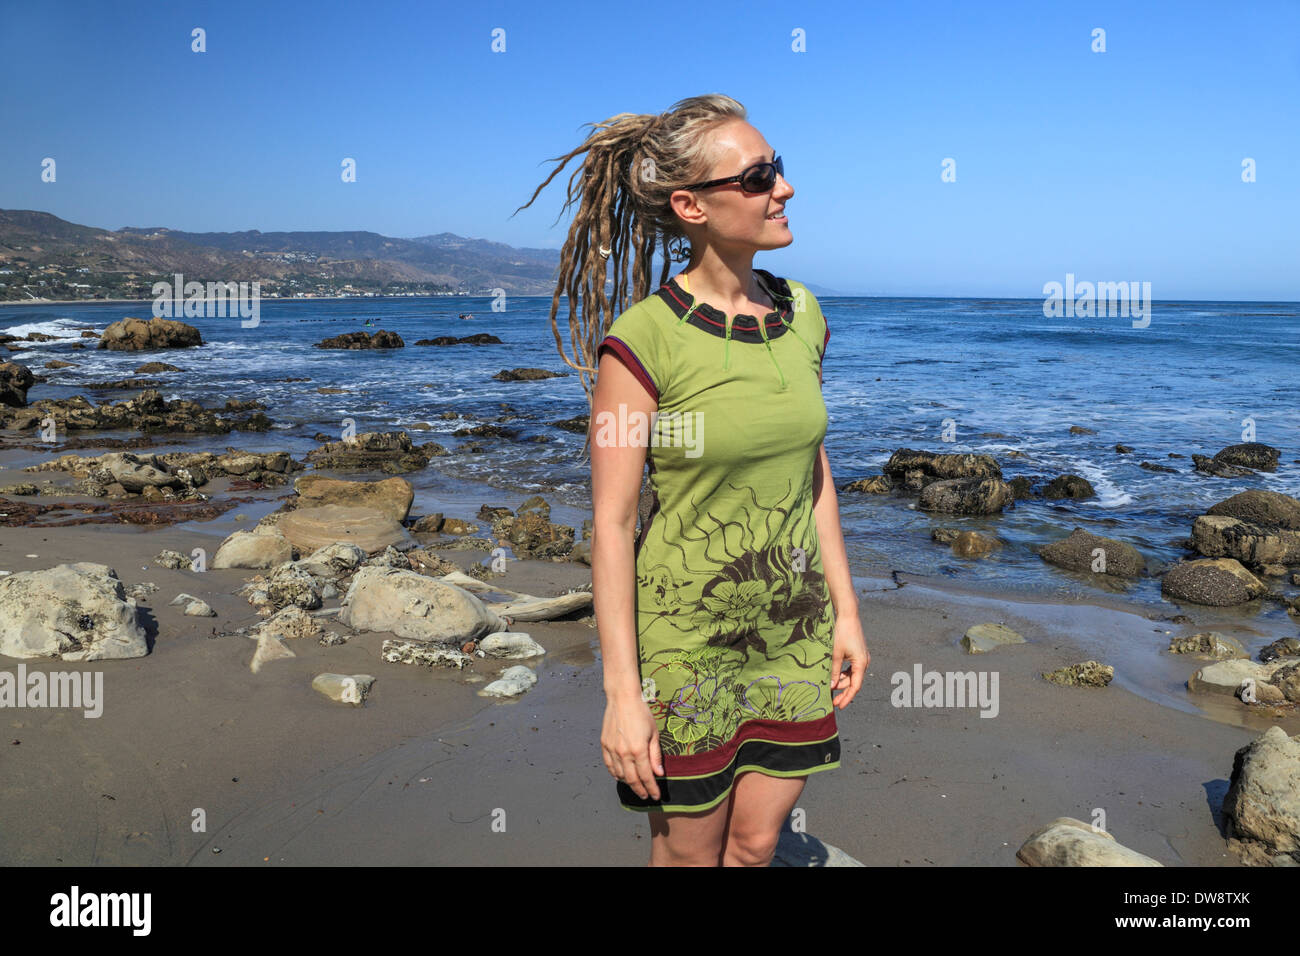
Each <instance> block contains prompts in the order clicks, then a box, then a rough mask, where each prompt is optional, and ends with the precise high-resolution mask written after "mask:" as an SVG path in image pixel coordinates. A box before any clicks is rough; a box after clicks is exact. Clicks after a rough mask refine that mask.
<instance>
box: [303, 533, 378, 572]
mask: <svg viewBox="0 0 1300 956" xmlns="http://www.w3.org/2000/svg"><path fill="white" fill-rule="evenodd" d="M365 559H366V553H365V552H364V551H362V550H361V549H360V548H358V547H357V546H356V545H355V544H347V543H345V542H342V541H338V542H335V543H334V544H327V545H325V547H323V548H318V549H317V550H315V551H313V552H312V553H311V554H309V555H308V556H307V557H305V558H303V559H302V560H301V561H299V562H298V563H299V565H301V566H302V567H303V568H304V569H306V570H307V571H310V572H311V573H312V574H314V575H315V576H316V577H319V578H322V579H325V580H330V579H334V578H340V577H344V576H346V575H349V574H351V573H352V572H353V571H355V570H356V569H357V568H359V567H361V564H362V562H363V561H365Z"/></svg>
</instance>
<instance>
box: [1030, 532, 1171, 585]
mask: <svg viewBox="0 0 1300 956" xmlns="http://www.w3.org/2000/svg"><path fill="white" fill-rule="evenodd" d="M1098 552H1100V553H1098ZM1038 555H1039V557H1041V558H1042V559H1043V560H1044V561H1046V562H1048V563H1049V564H1054V565H1056V566H1057V567H1060V568H1068V569H1069V570H1071V571H1082V572H1087V573H1095V574H1109V575H1112V576H1114V577H1121V578H1133V577H1137V576H1138V575H1140V574H1141V573H1142V572H1143V571H1144V570H1145V569H1146V561H1145V560H1144V559H1143V558H1142V555H1141V553H1140V552H1139V551H1138V550H1137V548H1135V547H1133V546H1132V545H1131V544H1125V543H1124V542H1123V541H1116V540H1115V539H1114V538H1103V537H1101V536H1100V535H1095V534H1092V533H1090V532H1088V531H1084V530H1083V529H1082V528H1075V529H1074V530H1073V531H1072V532H1070V536H1069V537H1068V538H1062V539H1061V540H1060V541H1053V542H1052V543H1051V544H1047V545H1044V546H1043V547H1041V548H1039V549H1038ZM1094 569H1095V570H1094Z"/></svg>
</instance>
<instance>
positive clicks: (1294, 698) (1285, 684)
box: [1268, 658, 1300, 704]
mask: <svg viewBox="0 0 1300 956" xmlns="http://www.w3.org/2000/svg"><path fill="white" fill-rule="evenodd" d="M1277 663H1278V664H1280V665H1281V666H1279V667H1278V668H1277V670H1275V671H1273V676H1272V677H1270V678H1269V680H1268V682H1269V683H1270V684H1272V685H1273V686H1274V687H1276V688H1277V689H1278V690H1279V691H1281V693H1282V696H1283V697H1284V698H1286V701H1287V703H1290V704H1297V703H1300V660H1295V661H1293V660H1291V659H1290V658H1283V659H1281V660H1280V661H1278V662H1277Z"/></svg>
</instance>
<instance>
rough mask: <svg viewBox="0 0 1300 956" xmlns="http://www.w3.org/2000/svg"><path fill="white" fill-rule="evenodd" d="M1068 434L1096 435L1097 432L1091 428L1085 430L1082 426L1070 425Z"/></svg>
mask: <svg viewBox="0 0 1300 956" xmlns="http://www.w3.org/2000/svg"><path fill="white" fill-rule="evenodd" d="M1070 434H1071V435H1095V434H1097V431H1096V429H1093V428H1085V427H1084V426H1083V425H1071V426H1070Z"/></svg>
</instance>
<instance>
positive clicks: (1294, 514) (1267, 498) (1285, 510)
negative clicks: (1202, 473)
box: [1206, 489, 1300, 531]
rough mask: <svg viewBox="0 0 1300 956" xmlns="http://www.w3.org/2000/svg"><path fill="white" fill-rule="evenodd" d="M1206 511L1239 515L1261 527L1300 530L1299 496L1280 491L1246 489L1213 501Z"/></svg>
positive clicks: (1231, 515)
mask: <svg viewBox="0 0 1300 956" xmlns="http://www.w3.org/2000/svg"><path fill="white" fill-rule="evenodd" d="M1206 513H1207V514H1211V515H1226V516H1228V517H1229V518H1239V519H1241V520H1242V521H1245V522H1248V523H1250V524H1255V525H1259V526H1260V527H1261V528H1287V529H1289V530H1291V531H1300V499H1296V498H1293V497H1291V495H1284V494H1282V492H1280V491H1259V490H1256V489H1251V490H1249V491H1243V492H1240V493H1239V494H1235V495H1233V496H1232V497H1231V498H1225V499H1224V500H1223V501H1220V502H1218V503H1217V504H1214V505H1211V506H1210V508H1209V509H1208V510H1207V512H1206Z"/></svg>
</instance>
